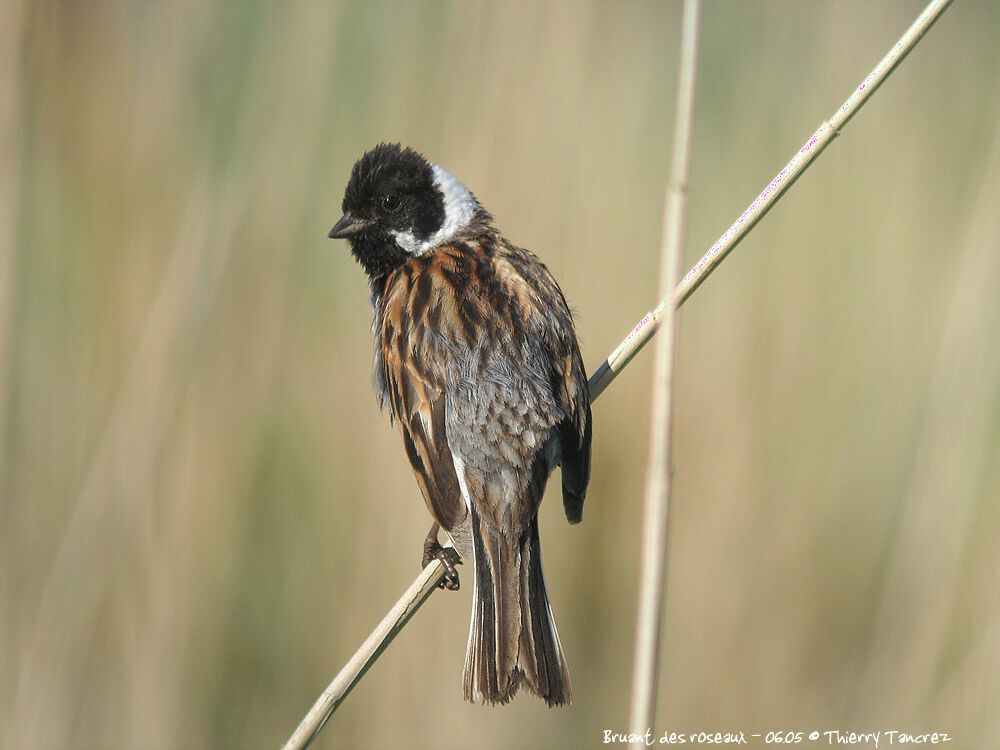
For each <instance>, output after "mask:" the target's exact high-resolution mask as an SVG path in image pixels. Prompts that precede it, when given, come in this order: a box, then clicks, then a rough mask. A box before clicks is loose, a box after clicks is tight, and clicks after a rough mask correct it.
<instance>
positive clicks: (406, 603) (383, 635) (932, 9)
mask: <svg viewBox="0 0 1000 750" xmlns="http://www.w3.org/2000/svg"><path fill="white" fill-rule="evenodd" d="M950 4H951V0H931V2H930V4H928V5H927V7H926V8H924V10H923V12H922V13H921V14H920V16H919V17H918V18H917V20H916V21H914V22H913V24H912V25H911V26H910V28H909V29H907V31H906V33H905V34H903V36H902V37H900V39H899V41H898V42H896V44H895V45H893V47H892V49H891V50H889V52H888V53H887V54H886V56H885V57H884V58H882V60H881V61H880V62H879V64H878V65H876V66H875V69H874V70H872V72H871V73H869V74H868V76H867V77H866V78H865V79H864V81H862V82H861V85H860V86H858V88H857V89H855V90H854V91H853V92H852V93H851V95H850V96H849V97H848V98H847V101H845V102H844V104H843V105H842V106H841V107H840V109H838V110H837V112H836V114H835V115H834V116H833V117H832V118H830V119H829V120H826V121H824V122H823V124H821V125H820V127H819V129H818V130H817V131H816V132H815V133H814V134H813V135H812V136H811V137H810V138H809V140H808V141H806V143H805V145H804V146H802V148H800V149H799V151H798V153H796V155H795V156H794V157H793V158H792V160H791V161H790V162H789V163H788V164H787V165H786V166H785V167H784V169H782V170H781V171H780V172H779V173H778V175H777V176H776V177H775V178H774V179H773V180H771V182H770V183H769V184H768V185H767V187H766V188H764V191H763V192H762V193H761V194H760V195H759V196H757V198H756V199H755V200H754V201H753V203H751V204H750V206H749V207H748V208H747V209H746V210H745V211H744V212H743V213H742V214H741V215H740V217H739V218H738V219H737V220H736V222H735V223H734V224H733V225H732V226H731V227H729V229H727V230H726V232H725V234H723V235H722V237H720V238H719V239H718V240H717V241H716V243H715V244H714V245H712V247H711V248H710V249H709V251H708V252H707V253H705V255H704V256H703V257H702V259H701V260H699V261H698V263H696V264H695V266H694V268H692V269H691V270H690V271H688V273H687V275H686V276H685V277H684V278H683V279H681V281H680V283H679V284H678V285H677V286H676V287H675V288H674V291H673V292H672V293H671V294H670V295H669V296H668V297H667V298H666V299H664V300H663V301H662V302H660V304H659V305H657V306H656V307H655V308H654V309H653V310H651V311H650V312H648V313H647V314H646V315H645V316H644V317H643V319H642V320H641V321H639V323H638V325H636V327H635V328H634V329H633V330H632V332H631V333H630V334H629V335H628V336H627V337H626V338H625V340H624V341H622V343H621V344H619V345H618V347H617V348H616V349H615V350H614V351H613V352H612V353H611V355H610V356H609V357H608V358H607V360H605V361H604V362H603V363H602V364H601V366H600V367H599V368H598V369H597V371H596V372H595V373H594V374H593V376H592V377H591V378H590V384H589V385H590V400H591V401H594V400H595V399H596V398H597V397H598V396H600V395H601V393H602V392H603V391H604V389H605V388H607V387H608V384H610V383H611V381H612V380H614V379H615V377H616V376H617V375H618V373H620V372H621V371H622V370H623V369H624V368H625V366H626V365H627V364H628V363H629V362H630V361H631V360H632V358H633V357H634V356H635V355H636V354H637V353H638V351H639V349H641V348H642V346H643V345H644V344H645V343H646V342H647V341H649V339H650V338H651V337H652V335H653V334H654V333H655V332H656V329H657V327H658V326H659V323H660V321H661V319H662V317H663V313H664V311H665V310H666V309H667V307H670V306H673V307H680V306H681V305H682V304H684V302H685V301H687V299H688V297H690V296H691V295H692V294H693V293H694V290H695V289H697V288H698V287H699V286H700V285H701V283H702V282H703V281H704V280H705V279H706V278H708V275H709V274H710V273H711V272H712V271H713V270H715V268H716V267H717V266H718V265H719V263H721V262H722V260H723V259H724V258H725V257H726V256H727V255H728V254H729V253H730V251H732V249H733V248H734V247H736V245H737V243H739V241H740V240H741V239H743V237H744V236H745V235H746V233H747V232H749V231H750V229H751V228H752V227H753V226H754V225H755V224H756V223H757V222H758V221H760V219H761V217H763V216H764V214H765V213H767V211H768V209H770V208H771V206H772V205H773V204H774V203H775V201H777V200H778V198H780V197H781V196H782V195H783V194H784V192H785V191H786V190H787V189H788V188H789V187H790V186H791V184H792V183H793V182H795V180H796V178H798V176H799V175H800V174H801V173H802V172H803V171H804V170H805V168H806V167H808V166H809V165H810V164H811V163H812V161H813V160H814V159H815V158H816V157H817V156H819V154H820V153H821V152H822V151H823V149H824V148H825V147H826V146H827V144H828V143H829V142H830V141H831V140H833V137H834V136H835V135H837V133H838V132H839V130H840V128H842V127H843V126H844V125H846V124H847V122H848V120H850V119H851V117H852V116H853V115H854V114H855V113H856V112H857V111H858V110H859V109H860V108H861V106H862V105H863V104H864V103H865V102H866V101H868V98H869V97H870V96H871V95H872V94H873V93H874V92H875V90H876V89H877V88H878V87H879V86H880V85H881V84H882V82H883V81H884V80H885V79H886V77H888V75H889V74H890V73H891V72H892V71H893V70H895V68H896V66H897V65H898V64H899V63H900V62H902V60H903V58H904V57H906V55H907V53H908V52H909V51H910V50H911V49H912V48H913V46H914V45H915V44H916V43H917V42H918V41H920V39H921V37H923V35H924V34H925V33H926V32H927V30H928V29H930V27H931V25H932V24H933V23H934V21H936V20H937V18H938V17H939V16H940V15H941V13H942V11H944V9H945V8H947V7H948V5H950ZM442 578H444V568H443V567H442V565H441V563H440V562H438V561H437V560H434V561H433V562H431V563H430V564H429V565H428V566H427V567H426V568H424V569H423V571H421V573H420V575H419V576H417V579H416V580H415V581H414V582H413V584H412V585H411V586H410V588H408V589H407V590H406V592H405V593H404V594H403V596H402V597H401V598H400V599H399V601H397V602H396V604H395V605H394V606H393V608H392V609H391V610H390V611H389V614H387V615H386V616H385V618H384V619H383V620H382V621H381V622H380V623H379V624H378V625H377V626H376V628H375V630H373V631H372V634H371V635H370V636H368V638H367V639H366V640H365V642H364V644H362V646H361V648H360V649H359V650H358V651H357V652H356V653H355V654H354V656H353V657H351V659H350V661H349V662H348V663H347V664H346V665H345V666H344V668H343V669H342V670H341V671H340V673H339V674H338V675H337V677H336V678H334V681H333V682H332V683H330V685H329V687H327V689H326V690H324V691H323V693H322V694H321V695H320V697H319V698H318V699H317V700H316V703H315V704H314V705H313V707H312V708H311V709H309V712H308V713H307V714H306V715H305V717H304V718H303V719H302V721H301V723H300V724H299V726H298V728H297V729H296V730H295V732H294V733H293V734H292V736H291V737H290V738H289V740H288V742H286V743H285V745H284V750H298V749H299V748H304V747H307V746H308V745H309V743H310V742H312V740H313V738H314V737H315V736H316V734H317V733H318V732H319V731H320V729H322V728H323V725H324V724H325V723H326V721H327V719H329V718H330V715H331V714H332V713H333V711H334V710H335V709H336V708H337V706H339V705H340V703H341V702H342V701H343V699H344V698H345V697H346V696H347V694H348V693H349V692H350V690H351V688H353V687H354V686H355V685H356V684H357V683H358V681H359V680H360V679H361V677H362V676H363V675H364V674H365V672H367V671H368V669H369V667H371V665H372V664H373V663H374V661H375V659H377V658H378V657H379V655H380V654H381V653H382V652H383V651H384V650H385V649H386V647H387V646H388V645H389V643H391V642H392V639H393V638H394V637H395V636H396V634H397V633H398V632H399V631H400V630H401V629H402V628H403V626H404V625H405V624H406V622H407V621H408V620H409V618H410V617H412V616H413V613H414V612H416V611H417V609H418V608H419V607H420V605H421V604H423V603H424V601H426V600H427V598H428V596H429V595H430V593H432V592H433V591H434V589H435V587H436V586H437V584H438V583H439V582H440V581H441V579H442Z"/></svg>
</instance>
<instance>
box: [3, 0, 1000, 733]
mask: <svg viewBox="0 0 1000 750" xmlns="http://www.w3.org/2000/svg"><path fill="white" fill-rule="evenodd" d="M919 10H920V3H916V4H914V3H910V2H891V3H879V4H874V5H873V4H870V3H864V2H838V3H832V4H826V5H823V6H821V5H819V4H814V3H795V2H788V3H769V4H756V3H708V4H707V6H706V8H705V16H704V20H703V24H702V50H701V55H702V57H701V65H700V73H699V81H698V95H697V112H696V116H695V131H694V132H695V136H694V138H695V140H694V152H693V161H692V168H693V172H692V177H691V196H690V198H691V205H690V207H691V220H690V225H689V231H688V251H687V257H688V260H689V262H693V261H694V260H695V259H696V258H697V257H698V256H699V255H700V254H701V252H702V251H703V250H704V249H705V248H706V247H707V246H708V245H709V244H710V243H711V242H712V241H713V240H714V239H715V238H716V236H717V235H718V234H719V233H720V232H721V231H722V230H723V229H724V228H725V227H726V226H728V224H729V223H730V222H731V221H732V220H733V219H734V218H735V216H736V214H737V212H738V211H740V210H742V208H743V206H744V205H745V204H746V202H747V201H748V200H749V199H751V198H752V197H753V196H754V195H756V193H757V192H758V191H759V190H760V189H761V187H762V186H763V184H764V182H765V181H766V180H768V179H769V178H770V177H771V175H772V174H773V173H774V172H775V171H776V170H777V169H778V168H780V167H781V165H782V164H784V163H785V161H787V159H788V157H789V156H790V153H791V150H792V149H794V148H797V147H798V146H799V145H800V144H801V143H802V141H803V140H804V138H805V137H806V136H807V135H808V134H809V133H811V132H812V131H813V130H814V129H815V128H816V126H817V125H818V122H819V120H820V118H822V117H825V116H826V115H827V114H828V112H829V111H830V109H831V107H832V106H835V105H836V104H837V103H839V102H841V101H842V100H843V99H844V97H845V96H846V95H847V93H848V92H849V91H850V89H851V87H852V86H854V85H855V84H856V82H857V81H858V80H860V79H861V77H862V76H863V75H864V74H865V73H866V72H867V71H868V70H869V69H870V68H871V67H872V65H873V64H874V63H875V62H876V61H877V60H878V59H879V58H880V57H881V56H882V54H884V52H885V50H886V49H887V45H889V44H890V43H891V42H892V41H893V40H895V38H896V37H897V36H898V35H899V34H900V33H901V32H902V30H903V29H905V28H906V26H907V25H908V24H909V23H910V22H911V21H912V20H913V18H914V17H915V15H916V13H918V12H919ZM679 18H680V12H679V7H675V6H674V5H671V4H666V3H656V2H647V3H642V2H627V3H602V2H594V3H585V2H580V3H531V4H529V3H518V2H506V3H497V4H487V3H475V2H436V3H402V2H399V3H388V2H368V3H298V2H288V3H273V2H249V3H240V4H234V3H224V2H217V1H213V0H209V1H208V2H193V1H192V0H179V1H178V2H173V3H162V2H149V3H120V2H110V1H105V0H95V2H91V3H51V2H41V3H27V2H23V1H22V2H18V0H12V2H7V3H6V4H4V5H3V6H2V18H0V34H2V42H0V212H2V213H0V493H2V495H0V743H2V744H3V746H6V747H12V748H20V747H95V746H115V747H136V748H149V747H243V746H274V745H276V744H278V743H280V742H281V741H282V740H283V739H285V738H286V737H287V735H288V734H289V733H290V732H291V730H292V729H293V728H294V726H295V724H296V722H297V721H298V720H299V718H300V717H301V715H302V713H303V712H304V711H305V710H306V708H308V706H309V705H310V704H311V703H312V701H313V699H314V698H315V696H316V694H317V693H318V691H319V690H320V689H321V688H322V687H323V685H325V684H326V682H327V681H328V680H329V679H330V677H331V676H332V675H333V674H334V673H335V672H336V670H337V669H339V668H340V666H341V664H342V663H343V661H344V660H345V659H346V658H347V657H348V656H349V655H350V654H351V653H352V652H353V651H354V649H355V648H356V647H357V645H358V644H359V643H360V641H361V640H362V639H363V637H364V636H365V635H366V634H367V633H368V631H369V630H370V628H371V626H372V625H373V624H374V623H375V622H376V621H377V620H378V619H379V618H380V617H381V616H382V614H383V613H384V611H385V610H386V608H387V607H388V606H389V604H390V603H391V602H392V601H394V600H395V598H396V596H398V594H399V593H400V592H401V591H402V590H403V588H404V587H405V586H406V585H407V584H408V583H409V582H410V581H411V580H412V578H413V576H414V574H415V572H416V570H417V566H418V563H419V559H420V542H421V540H422V538H423V535H424V533H425V532H426V528H427V526H428V524H429V518H428V516H427V513H426V510H425V508H424V506H423V503H422V502H421V500H420V498H419V494H418V491H417V488H416V485H415V483H414V481H413V478H412V476H411V472H410V469H409V467H408V465H407V463H406V460H405V454H404V452H403V449H402V446H401V445H400V442H399V437H398V435H397V433H396V431H395V430H394V429H393V428H391V427H390V426H389V424H388V420H387V418H386V417H385V415H382V414H380V413H379V411H378V408H377V406H376V403H375V399H374V396H373V394H372V392H371V387H370V383H369V379H370V368H371V362H370V354H371V339H370V332H369V328H368V326H369V322H370V313H369V309H368V302H367V290H366V286H365V283H364V280H363V274H362V273H361V271H360V269H359V268H358V267H357V266H356V264H355V263H354V261H353V260H352V259H351V258H350V255H349V253H348V252H347V249H346V247H345V246H344V245H343V243H337V242H331V241H329V240H327V239H326V232H327V231H328V230H329V227H330V226H331V224H332V222H333V221H335V220H336V218H337V217H338V216H339V211H338V209H339V203H340V199H341V195H342V191H343V187H344V184H345V183H346V179H347V176H348V171H349V169H350V166H351V164H352V163H353V161H354V159H355V158H356V157H357V156H358V155H359V154H360V153H361V152H362V151H364V150H365V149H366V148H368V147H370V146H371V145H373V144H374V143H376V142H378V141H380V140H393V141H402V142H404V143H407V144H409V145H412V146H414V147H416V148H418V149H420V150H422V151H423V152H424V153H425V154H426V155H427V156H428V157H429V158H430V159H432V160H433V161H436V162H438V163H441V164H442V165H444V166H446V168H448V169H449V170H450V171H452V172H453V173H455V174H456V175H458V176H459V177H460V178H461V179H462V180H463V181H464V182H466V183H467V184H468V185H469V186H470V187H471V188H472V189H473V190H474V191H475V192H476V194H477V196H478V197H479V198H480V199H481V200H482V201H483V203H484V205H486V206H487V207H488V208H489V209H490V210H491V211H492V212H493V213H494V214H495V215H496V216H497V218H498V223H499V225H500V226H501V227H502V228H503V230H504V231H505V233H506V234H507V235H508V236H509V237H511V238H512V239H513V240H515V241H518V242H520V243H522V244H524V245H525V246H527V247H529V248H532V249H533V250H535V251H537V252H538V253H539V254H540V255H542V257H543V258H544V259H545V260H546V261H547V263H548V264H549V265H550V266H551V268H552V269H553V271H554V273H555V275H556V277H557V278H558V279H559V280H560V282H561V284H562V286H563V288H564V290H565V292H566V294H567V296H568V298H569V300H570V302H571V304H572V305H573V307H574V309H575V310H576V314H577V320H578V326H579V329H580V332H581V335H582V339H583V347H584V355H585V357H586V360H587V362H588V364H589V366H590V367H591V368H593V367H596V365H597V364H598V363H599V362H600V361H601V360H602V359H603V358H604V357H605V356H606V355H607V354H608V352H609V351H610V349H611V348H612V347H613V346H614V345H615V344H617V342H618V341H619V340H620V339H621V337H622V336H623V335H624V334H625V333H626V332H627V331H628V330H629V329H630V328H631V326H632V325H633V324H634V322H635V321H636V320H637V319H638V318H639V317H640V316H641V315H642V314H643V313H644V312H645V311H646V310H647V309H649V307H650V306H651V305H652V304H654V303H655V301H656V300H655V299H654V298H655V287H656V283H655V279H656V275H657V271H656V269H657V247H658V244H659V236H660V225H659V218H660V208H661V199H662V194H663V183H664V179H665V176H666V164H667V155H668V148H669V143H670V139H669V135H670V134H669V132H666V128H667V127H668V125H667V123H669V122H670V113H671V112H672V106H673V96H674V84H675V80H676V71H675V68H674V65H675V61H676V59H677V55H676V49H677V41H678V29H677V26H678V23H679ZM996 21H997V17H996V10H995V8H994V7H993V5H992V3H989V2H972V1H971V0H970V1H963V2H958V3H955V4H954V6H953V7H952V8H951V9H949V10H948V11H947V12H946V13H945V15H944V16H943V18H942V19H941V20H940V21H939V22H938V24H937V25H936V26H935V27H934V28H933V29H932V30H931V32H930V33H929V34H928V36H927V37H926V38H925V40H924V41H923V42H922V43H921V44H920V45H918V47H917V49H916V50H915V51H914V52H913V53H912V55H911V56H910V57H909V58H908V59H907V60H906V61H905V63H904V64H903V65H902V67H901V68H900V69H899V71H898V72H897V73H896V74H894V75H893V77H892V78H891V79H890V80H889V82H888V83H887V84H886V85H885V86H884V87H883V88H882V90H880V91H879V92H878V94H877V95H876V97H875V98H874V99H873V100H872V102H871V103H870V104H869V105H868V106H867V107H866V108H865V110H864V111H863V112H862V113H861V114H860V115H858V117H857V118H855V120H854V121H853V122H852V123H851V127H850V128H849V129H848V130H847V131H846V132H845V134H844V135H843V137H841V138H838V139H837V140H836V141H835V142H834V144H833V145H832V146H831V147H830V149H829V150H828V152H827V153H826V154H824V156H823V158H822V159H821V160H820V162H819V163H817V165H816V166H814V167H813V168H812V169H811V170H810V171H809V173H808V174H807V175H806V176H805V177H804V178H803V179H802V180H800V181H799V183H798V184H797V185H796V186H795V187H794V188H793V190H792V191H791V192H790V193H789V195H788V196H786V198H785V199H784V200H783V201H782V203H781V204H780V205H779V206H778V207H777V208H776V209H775V210H774V211H772V212H771V213H770V214H769V215H768V216H767V218H766V219H765V220H764V221H763V222H762V223H761V224H760V226H758V227H757V229H756V230H755V231H754V233H753V235H752V236H751V237H750V238H749V239H747V240H746V241H744V243H743V244H742V245H741V246H740V248H738V249H737V251H736V252H735V254H734V255H733V256H732V257H731V258H730V259H728V260H727V261H726V263H725V265H724V267H723V268H721V269H720V270H719V271H718V272H717V273H716V274H715V275H714V276H713V278H712V279H711V280H710V281H709V282H708V283H707V284H706V285H705V286H704V287H703V288H701V289H700V290H699V291H698V292H697V293H696V294H695V296H694V297H693V298H692V299H691V301H690V302H689V303H688V304H686V305H685V307H684V311H683V314H682V320H681V329H680V350H679V364H678V372H677V378H676V398H677V406H676V419H677V422H676V430H675V435H674V439H675V459H674V469H675V472H676V473H675V491H674V498H675V499H674V505H673V508H672V524H673V527H672V529H671V532H670V533H671V547H670V568H669V569H670V580H669V584H668V588H669V593H668V611H667V622H666V631H665V632H666V646H665V651H664V655H663V676H662V680H661V690H660V698H659V709H658V712H657V716H658V721H659V722H660V726H658V727H656V729H657V730H661V731H662V730H667V729H674V730H677V731H698V730H708V731H727V730H744V731H746V732H767V731H770V730H772V729H785V728H789V729H802V730H812V729H816V730H818V731H825V730H828V729H835V728H840V729H844V730H852V729H853V730H858V731H862V730H863V731H872V730H879V729H882V730H889V729H900V730H903V731H908V732H913V733H917V732H923V731H933V730H938V731H947V732H950V733H951V734H952V735H953V736H954V737H955V738H956V739H955V740H954V744H953V747H956V748H957V747H962V748H979V747H982V748H988V747H995V746H996V745H997V744H998V743H1000V720H998V716H1000V710H998V708H1000V690H998V678H997V676H996V675H997V674H998V672H1000V565H998V560H1000V555H998V547H1000V503H998V500H1000V489H998V487H1000V437H998V436H1000V325H998V323H1000V252H998V247H1000V211H998V210H997V206H998V205H1000V130H998V110H997V97H996V96H995V94H996V81H997V80H998V77H1000V52H998V50H997V45H996V28H997V27H996ZM649 369H650V358H649V357H648V355H647V354H643V355H640V357H639V358H637V359H636V360H635V361H634V362H633V364H632V365H631V366H630V368H629V371H628V372H626V373H624V374H623V375H622V376H621V377H619V378H618V379H617V380H616V381H615V383H614V384H613V385H612V386H611V388H610V389H609V391H608V393H607V394H605V395H604V396H603V397H602V399H601V401H600V402H599V403H598V404H596V405H595V425H596V433H595V450H596V462H595V466H594V482H593V486H592V489H591V492H590V495H589V498H588V505H587V508H586V512H585V518H584V523H583V524H582V525H581V526H579V527H574V528H569V527H567V526H566V525H565V522H564V521H563V520H562V519H561V518H560V510H561V509H560V507H559V503H558V502H553V498H550V499H549V500H548V502H546V503H545V504H544V505H543V508H542V512H541V516H542V526H543V529H542V536H543V538H544V540H545V543H544V546H545V562H546V573H547V581H548V586H549V588H550V593H551V596H552V600H553V609H554V612H555V615H556V619H557V621H558V623H559V627H560V633H561V635H562V638H563V643H564V646H565V649H566V653H567V656H568V658H569V659H570V664H571V670H572V674H573V680H574V694H575V704H574V706H573V707H571V708H569V709H566V710H561V711H550V710H547V709H545V708H544V706H543V705H542V704H540V703H539V702H538V701H533V700H531V699H530V698H529V697H526V696H525V697H519V698H518V699H517V700H516V701H515V702H514V703H513V704H512V705H510V706H508V707H505V708H503V709H495V710H490V709H484V708H481V707H476V706H471V705H467V704H464V703H463V702H462V701H461V680H460V675H461V665H462V659H463V657H464V653H465V638H466V634H467V629H468V608H469V601H468V600H469V590H470V587H469V586H468V585H466V586H464V587H463V590H462V592H460V593H459V594H457V595H445V594H435V596H434V597H433V599H432V600H431V601H430V602H429V603H428V604H427V605H426V606H425V607H424V609H423V610H422V611H421V612H420V613H419V614H418V616H417V618H416V619H415V620H414V622H413V623H412V624H411V625H410V626H409V627H408V628H407V629H406V630H405V631H404V633H403V634H402V635H401V636H400V637H399V638H398V639H397V640H396V642H395V643H394V644H393V645H392V646H391V648H390V650H389V652H387V654H386V655H385V657H383V659H382V660H380V662H379V663H378V665H377V666H376V667H375V668H374V669H373V670H372V671H371V672H370V673H369V674H368V676H367V677H366V678H365V680H363V681H362V683H361V684H360V686H359V687H358V688H357V689H356V690H355V691H354V692H353V693H352V694H351V696H350V697H349V698H348V702H347V703H345V704H344V706H343V707H342V708H341V709H340V710H339V711H338V713H337V715H336V717H335V719H334V720H333V722H334V723H332V724H331V725H330V726H328V727H327V728H326V730H325V731H324V733H323V735H321V739H320V740H319V742H318V743H317V744H318V746H320V747H345V748H347V747H359V746H368V747H426V746H431V745H434V746H435V747H444V748H449V747H456V748H458V747H461V748H470V747H477V748H478V747H510V746H539V747H581V746H589V745H591V744H593V745H596V744H599V743H600V742H601V740H602V739H603V734H602V730H604V729H612V730H615V731H625V729H626V726H625V723H626V713H627V691H628V685H629V681H630V674H629V670H630V665H631V653H632V638H633V615H634V597H635V588H636V586H635V584H636V581H635V576H636V544H637V540H638V536H639V528H638V521H639V506H640V503H639V498H640V495H641V487H642V475H641V472H642V469H641V467H642V465H643V463H644V456H645V447H646V444H645V441H646V436H647V419H648V403H649V399H648V396H649V393H648V382H649ZM556 484H557V483H556ZM466 575H468V572H467V573H466Z"/></svg>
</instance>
